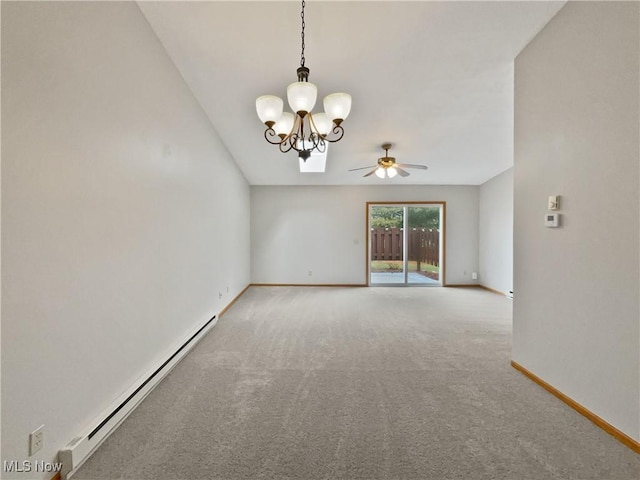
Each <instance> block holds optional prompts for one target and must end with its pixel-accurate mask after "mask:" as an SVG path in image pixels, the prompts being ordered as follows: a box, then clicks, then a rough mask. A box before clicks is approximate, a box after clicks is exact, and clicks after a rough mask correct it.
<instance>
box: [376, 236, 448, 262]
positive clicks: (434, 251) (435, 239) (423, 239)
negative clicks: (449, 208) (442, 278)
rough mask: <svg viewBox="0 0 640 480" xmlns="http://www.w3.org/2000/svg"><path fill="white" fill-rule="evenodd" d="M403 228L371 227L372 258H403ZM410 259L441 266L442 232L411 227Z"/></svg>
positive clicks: (409, 240)
mask: <svg viewBox="0 0 640 480" xmlns="http://www.w3.org/2000/svg"><path fill="white" fill-rule="evenodd" d="M403 232H404V229H403V228H372V229H371V260H403V259H404V257H403V253H404V252H403V245H402V234H403ZM407 246H408V248H409V258H408V259H407V260H409V261H417V262H418V267H419V265H420V263H428V264H430V265H434V266H436V267H437V266H439V263H440V232H439V231H438V230H429V229H426V228H411V229H409V235H408V239H407Z"/></svg>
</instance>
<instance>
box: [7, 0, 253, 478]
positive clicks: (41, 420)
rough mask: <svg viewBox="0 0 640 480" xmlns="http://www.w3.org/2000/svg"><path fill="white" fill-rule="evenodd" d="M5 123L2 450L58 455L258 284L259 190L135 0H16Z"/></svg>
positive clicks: (14, 454) (11, 9)
mask: <svg viewBox="0 0 640 480" xmlns="http://www.w3.org/2000/svg"><path fill="white" fill-rule="evenodd" d="M2 120H3V122H2V127H3V129H2V267H3V268H2V313H3V317H2V460H19V461H22V460H25V459H27V454H28V450H27V439H28V434H29V432H31V431H32V430H34V429H35V428H37V427H38V426H39V425H41V424H45V425H46V430H45V444H44V448H43V450H42V451H41V452H40V453H38V454H37V455H35V456H34V457H31V458H30V460H41V461H53V460H54V459H55V457H56V454H57V451H58V449H60V448H62V447H64V446H65V445H66V444H67V443H68V442H69V441H71V440H72V438H73V437H74V436H75V435H76V434H77V433H79V432H80V431H81V430H82V429H83V428H85V427H87V426H88V422H90V421H91V420H92V419H93V418H94V417H95V416H96V415H98V414H99V413H100V412H102V411H103V410H104V409H105V408H106V407H107V406H108V405H109V404H110V403H111V402H112V401H113V400H114V399H115V398H116V397H118V395H120V394H121V393H122V392H123V391H124V390H125V389H126V388H128V387H129V386H131V385H132V384H133V383H134V382H135V380H136V379H137V378H138V377H139V375H140V374H141V373H142V372H144V371H146V370H147V369H148V368H150V367H151V366H152V365H154V364H155V363H156V362H157V361H159V360H160V357H161V356H162V355H164V354H165V353H166V352H168V351H169V350H170V349H171V348H172V347H173V346H174V345H176V342H178V341H179V340H181V339H182V338H183V337H184V336H185V335H186V334H187V332H190V331H192V330H193V329H194V328H196V327H197V326H199V325H202V324H203V323H204V322H205V321H207V320H208V319H209V318H211V317H212V316H213V315H214V314H216V313H217V312H219V311H220V309H221V308H223V307H224V306H225V305H226V304H227V303H228V302H229V301H230V300H231V299H232V298H233V297H234V296H235V295H236V294H237V293H239V292H240V291H241V289H242V288H243V287H245V286H246V284H247V283H248V282H249V254H250V249H249V206H250V201H249V186H248V185H247V182H246V181H245V179H244V177H243V176H242V175H241V173H240V172H239V170H238V169H237V167H236V165H235V163H234V162H233V160H232V158H231V157H230V155H229V154H228V152H227V150H226V149H225V147H224V145H223V144H222V142H221V141H220V139H219V138H218V136H217V135H216V133H215V131H214V130H213V128H212V127H211V125H210V123H209V122H208V120H207V118H206V116H205V115H204V113H203V112H202V110H201V109H200V107H199V105H198V104H197V102H196V100H195V99H194V98H193V96H192V94H191V92H190V90H189V89H188V88H187V87H186V85H185V83H184V82H183V80H182V77H181V76H180V74H179V73H178V71H177V70H176V69H175V67H174V65H173V64H172V63H171V61H170V60H169V58H168V56H167V55H166V53H165V51H164V49H163V48H162V46H161V44H160V42H159V41H158V40H157V38H156V36H155V35H154V33H153V32H152V30H151V29H150V27H149V25H148V23H147V21H146V20H145V18H144V17H143V15H142V14H141V12H140V11H139V9H138V7H137V5H136V4H135V3H133V2H104V3H103V2H68V3H67V2H42V3H40V2H37V3H30V2H27V3H24V2H20V3H17V2H16V3H11V2H2ZM227 286H229V293H227V291H226V287H227ZM218 292H222V293H223V298H222V299H218ZM214 333H215V330H214ZM49 476H50V475H49ZM10 477H11V476H10V475H7V478H10ZM17 477H19V478H36V477H38V478H44V477H45V475H44V474H38V475H37V476H36V475H34V473H30V474H25V475H24V476H20V475H18V476H17Z"/></svg>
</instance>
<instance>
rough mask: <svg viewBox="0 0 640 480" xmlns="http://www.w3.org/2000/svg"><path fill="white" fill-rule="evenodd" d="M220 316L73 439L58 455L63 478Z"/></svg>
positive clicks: (188, 340) (193, 334) (71, 472)
mask: <svg viewBox="0 0 640 480" xmlns="http://www.w3.org/2000/svg"><path fill="white" fill-rule="evenodd" d="M217 322H218V319H217V316H215V315H214V316H213V317H212V318H211V319H210V320H208V321H207V322H206V323H205V324H204V325H203V326H201V327H200V328H198V329H197V331H195V333H192V334H190V335H188V338H187V340H186V341H185V342H184V343H182V344H181V345H180V346H179V347H178V348H177V349H176V350H175V351H173V352H172V353H170V354H169V356H168V357H167V358H166V360H164V361H163V362H161V364H160V365H159V366H157V367H155V368H152V369H150V371H149V372H148V373H147V374H145V375H143V376H142V377H141V379H140V380H139V381H138V382H136V383H135V384H134V385H133V386H132V387H131V388H130V389H129V390H127V391H126V392H125V393H123V394H122V395H121V396H120V397H119V398H118V399H117V400H116V401H115V402H113V404H112V405H111V406H110V407H109V408H108V409H107V410H106V411H105V412H104V413H103V414H101V415H100V416H98V417H97V418H96V419H95V420H94V421H93V422H91V424H90V425H89V427H87V428H86V429H85V430H84V431H83V432H82V433H81V434H80V435H78V436H77V437H76V438H74V439H73V440H72V441H71V442H69V444H68V445H67V446H66V447H65V448H63V449H62V450H60V451H59V452H58V458H59V461H60V462H62V471H61V474H62V478H63V479H64V480H66V479H68V478H69V477H71V476H72V475H73V474H74V473H75V472H76V471H77V469H78V468H79V467H80V466H81V465H82V463H84V461H85V460H86V459H87V458H89V456H90V455H91V454H92V453H93V451H94V450H95V449H96V448H98V446H99V445H100V444H101V443H102V442H103V441H104V440H105V439H106V438H107V437H108V436H109V434H110V433H111V432H113V431H114V430H115V428H116V427H117V426H118V425H120V423H122V422H123V421H124V419H125V418H127V416H128V415H129V414H130V413H131V412H132V411H133V410H134V409H135V408H136V407H137V406H138V404H139V403H140V402H141V401H142V400H144V398H145V397H146V396H147V395H148V394H149V393H150V392H151V390H153V388H154V387H155V386H156V385H158V384H159V383H160V381H161V380H162V379H163V378H164V377H165V376H166V375H167V374H168V373H169V372H170V371H171V369H172V368H173V367H174V366H175V365H176V364H178V362H180V360H182V358H183V357H184V356H185V355H186V354H187V353H189V350H191V349H192V348H193V347H194V346H195V345H196V344H197V343H198V342H199V341H200V340H201V339H202V338H203V337H204V336H205V335H206V334H207V333H208V332H209V330H211V329H212V328H213V327H214V326H215V324H216V323H217Z"/></svg>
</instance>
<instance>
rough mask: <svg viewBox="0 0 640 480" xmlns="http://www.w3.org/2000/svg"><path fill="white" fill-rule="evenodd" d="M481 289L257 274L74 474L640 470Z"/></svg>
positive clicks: (538, 475) (503, 302) (520, 479)
mask: <svg viewBox="0 0 640 480" xmlns="http://www.w3.org/2000/svg"><path fill="white" fill-rule="evenodd" d="M511 305H512V304H511V301H510V300H508V299H505V298H503V297H500V296H498V295H494V294H492V293H489V292H485V291H482V290H479V289H456V288H393V287H387V288H304V287H252V288H250V289H249V290H248V291H247V292H246V293H245V295H244V296H243V297H242V298H241V299H240V300H239V301H238V302H237V303H236V304H235V305H234V306H233V307H232V308H231V309H230V310H229V312H228V313H227V314H226V315H225V316H223V317H222V318H221V319H220V322H219V323H218V325H217V326H216V327H215V328H214V329H213V330H212V331H211V333H210V334H209V335H208V336H207V337H206V338H204V339H203V340H202V342H201V343H200V344H199V345H198V346H197V347H196V348H195V349H194V350H193V351H192V352H191V353H190V354H189V355H188V357H187V358H185V359H184V360H183V361H182V362H181V363H180V364H179V365H178V366H177V367H176V368H175V369H174V370H173V372H172V373H171V374H170V375H169V376H168V377H167V378H166V379H165V380H164V381H163V382H162V383H161V384H160V385H159V386H158V387H157V388H156V389H155V390H154V391H153V392H152V393H151V395H149V397H147V399H146V400H145V401H144V402H143V403H142V404H141V405H140V407H139V408H138V409H137V410H136V411H135V412H133V413H132V415H131V416H130V417H129V418H128V419H127V420H126V421H125V422H124V423H123V424H122V426H121V427H120V428H119V429H118V430H117V431H116V432H115V433H113V434H112V435H111V436H110V437H109V438H108V439H107V441H106V442H105V443H104V444H103V445H102V446H101V447H100V448H99V449H98V451H97V452H96V453H95V454H94V455H93V456H92V457H91V458H90V459H89V460H88V461H87V463H86V464H85V465H84V466H83V467H82V468H81V469H80V471H79V472H78V473H77V474H76V475H74V477H73V480H97V479H109V480H111V479H135V480H143V479H154V480H157V479H169V480H173V479H185V480H196V479H202V480H204V479H224V480H236V479H297V480H315V479H371V480H374V479H431V480H445V479H447V480H453V479H456V480H458V479H459V480H480V479H482V480H485V479H508V480H527V479H531V480H534V479H535V480H547V479H549V480H551V479H563V480H571V479H577V480H588V479H594V480H610V479H611V480H613V479H620V480H637V479H638V478H640V455H637V454H635V453H633V452H632V451H631V450H630V449H628V448H626V447H625V446H623V445H622V444H620V443H619V442H618V441H616V440H615V439H613V438H612V437H611V436H609V435H608V434H606V433H605V432H603V431H602V430H600V429H599V428H597V427H596V426H594V425H593V424H592V423H591V422H589V421H588V420H586V419H585V418H584V417H582V416H580V415H579V414H577V413H576V412H574V411H573V410H571V409H570V408H569V407H567V406H566V405H564V404H563V403H562V402H560V401H559V400H557V399H556V398H555V397H553V396H551V395H550V394H548V393H547V392H546V391H544V390H543V389H542V388H540V387H538V386H537V385H535V384H534V383H533V382H531V381H530V380H528V379H527V378H525V377H524V376H523V375H522V374H520V373H519V372H517V371H515V370H514V369H512V368H511V367H510V365H509V362H510V331H511Z"/></svg>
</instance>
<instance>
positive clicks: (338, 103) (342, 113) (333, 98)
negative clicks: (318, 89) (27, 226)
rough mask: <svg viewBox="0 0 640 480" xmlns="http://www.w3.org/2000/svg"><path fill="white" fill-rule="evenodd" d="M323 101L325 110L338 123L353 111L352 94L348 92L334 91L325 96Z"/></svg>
mask: <svg viewBox="0 0 640 480" xmlns="http://www.w3.org/2000/svg"><path fill="white" fill-rule="evenodd" d="M322 103H323V106H324V111H325V112H327V115H328V116H329V118H331V120H333V121H334V122H335V123H336V125H340V124H341V123H342V121H343V120H344V119H345V118H347V117H348V116H349V113H350V112H351V95H349V94H347V93H332V94H331V95H327V96H326V97H324V100H323V101H322Z"/></svg>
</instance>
